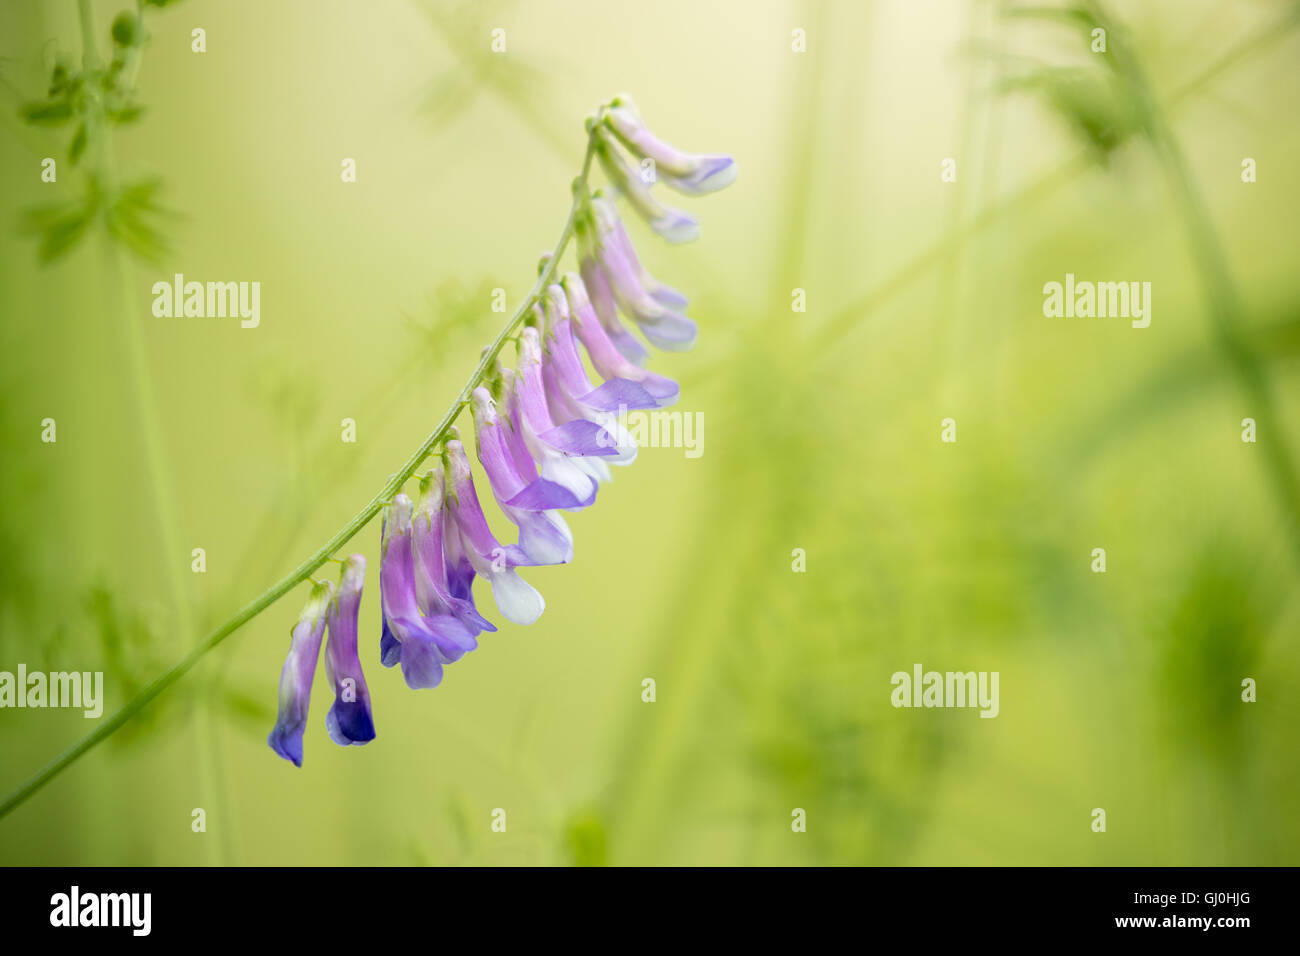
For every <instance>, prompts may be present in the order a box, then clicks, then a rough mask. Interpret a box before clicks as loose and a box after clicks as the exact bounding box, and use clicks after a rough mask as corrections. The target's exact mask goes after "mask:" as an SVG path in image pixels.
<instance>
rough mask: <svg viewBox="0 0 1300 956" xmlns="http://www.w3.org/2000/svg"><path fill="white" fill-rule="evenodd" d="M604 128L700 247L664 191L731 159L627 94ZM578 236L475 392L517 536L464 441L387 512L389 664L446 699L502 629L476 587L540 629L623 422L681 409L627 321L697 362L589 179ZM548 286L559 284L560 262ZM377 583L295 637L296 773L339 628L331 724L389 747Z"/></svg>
mask: <svg viewBox="0 0 1300 956" xmlns="http://www.w3.org/2000/svg"><path fill="white" fill-rule="evenodd" d="M587 133H588V136H589V142H590V149H591V151H592V154H593V155H594V157H595V159H596V160H597V161H598V162H599V164H600V166H601V168H602V169H603V170H604V171H605V174H606V176H607V177H608V178H609V180H610V184H611V186H612V187H613V189H614V192H615V193H616V194H617V195H621V196H622V197H624V198H625V199H626V201H627V202H628V204H629V205H630V206H631V207H632V208H633V209H634V210H635V211H636V213H637V214H638V215H639V216H640V217H641V218H643V219H644V220H645V221H646V223H647V224H648V225H649V226H650V228H651V229H653V230H654V231H655V232H656V233H658V234H659V235H661V236H663V237H664V238H665V239H667V240H668V241H670V242H684V241H688V240H690V239H694V238H695V237H696V236H698V235H699V223H698V222H697V221H696V220H695V219H694V218H692V217H691V216H688V215H687V214H685V213H683V212H681V211H679V210H676V209H672V208H670V207H668V206H665V205H664V204H663V203H661V202H660V201H659V199H658V198H657V196H655V195H654V193H653V190H652V186H653V185H654V184H655V183H656V182H662V183H664V184H666V185H667V186H669V187H670V188H672V189H674V190H677V191H678V192H681V193H685V194H687V195H700V194H703V193H708V192H712V191H715V190H717V189H721V188H722V187H723V186H726V185H727V184H728V183H730V182H732V181H733V180H734V179H735V177H736V166H735V163H734V162H733V160H732V159H731V158H730V157H727V156H701V155H694V154H690V153H683V152H681V151H679V150H677V149H674V148H673V147H672V146H670V145H668V144H667V143H665V142H663V141H662V140H660V139H658V138H657V137H655V136H654V134H653V133H651V132H650V130H649V129H647V128H646V126H645V125H644V123H642V121H641V119H640V116H639V115H638V113H637V111H636V108H635V107H634V106H633V105H632V103H631V101H630V100H628V99H626V98H622V97H621V98H617V99H615V100H613V101H612V102H611V103H610V104H609V105H607V106H605V107H602V108H601V110H600V111H599V112H598V113H597V114H596V115H595V116H593V117H592V118H591V119H590V120H589V121H588V124H587ZM573 237H574V239H575V240H576V243H577V251H578V271H577V272H569V273H566V274H565V275H564V276H563V277H562V278H561V279H560V280H559V281H558V282H554V283H552V284H549V285H547V286H546V288H544V289H541V290H540V291H539V292H538V293H537V294H535V295H534V296H533V297H532V299H533V301H532V302H531V306H530V308H529V311H528V313H527V314H526V316H525V317H524V320H523V325H522V328H521V329H520V331H519V334H518V337H517V339H516V342H517V348H518V359H517V362H516V364H515V367H514V368H513V369H509V368H504V367H503V366H502V365H501V363H500V361H499V359H497V358H495V357H494V359H493V363H492V364H490V366H489V367H488V369H487V371H486V372H485V373H484V375H483V376H482V377H481V380H479V381H477V382H476V383H475V384H476V387H474V388H473V390H472V392H471V393H470V397H469V406H470V408H471V410H472V413H473V418H474V430H475V438H476V446H477V455H478V460H479V463H480V465H481V466H482V468H483V472H484V474H485V475H486V477H487V482H488V486H489V488H490V489H491V492H492V497H493V498H494V499H495V500H496V503H497V506H498V507H499V508H500V510H501V511H502V513H504V514H505V516H506V518H508V519H509V521H510V522H511V523H512V524H513V525H514V526H515V528H516V529H517V530H518V536H517V540H516V541H515V542H514V543H510V544H503V543H502V542H501V541H500V540H498V538H497V537H496V535H495V534H494V533H493V532H492V529H491V527H490V526H489V525H488V521H487V517H486V515H485V514H484V512H483V508H482V505H481V504H480V502H479V497H478V492H477V490H476V489H475V485H474V476H473V473H472V470H471V466H470V462H469V457H468V455H467V454H466V452H465V447H464V445H463V444H462V442H461V441H460V438H459V435H458V433H457V432H456V430H455V429H454V428H452V429H449V431H448V437H447V438H446V439H445V440H444V441H443V442H442V445H441V448H440V450H439V452H438V454H437V456H436V459H435V466H434V467H433V468H432V469H430V470H429V471H428V472H427V473H426V474H424V475H423V476H422V477H421V478H420V482H419V494H418V497H417V499H416V500H415V501H412V500H411V498H410V497H408V496H407V495H405V494H402V493H398V494H396V495H394V496H393V498H392V500H391V501H390V502H389V503H388V505H387V506H386V507H385V508H384V514H383V531H382V535H381V540H380V566H379V593H380V605H381V611H382V618H383V627H382V632H381V634H380V640H379V645H380V662H381V663H382V664H383V665H384V666H385V667H394V666H399V665H400V667H401V671H402V676H403V678H404V679H405V680H406V683H407V684H408V685H409V686H410V687H413V688H425V687H436V686H437V685H438V684H439V683H441V681H442V678H443V670H444V668H445V667H446V666H447V665H449V664H452V663H454V662H456V661H458V660H460V659H461V658H462V657H464V656H465V654H467V653H469V652H470V651H472V650H474V648H475V647H477V646H478V635H479V634H481V633H483V632H484V631H495V630H496V628H495V627H494V626H493V624H492V623H491V622H490V621H488V620H487V618H485V617H484V616H483V615H482V614H480V613H479V610H478V607H477V606H476V605H475V602H474V592H473V583H474V579H475V577H482V578H484V579H485V580H486V581H487V583H488V585H489V587H490V588H491V591H492V597H493V600H494V601H495V603H496V606H497V609H498V610H499V611H500V612H501V616H502V617H504V618H505V619H506V620H508V621H511V622H513V623H515V624H525V625H526V624H531V623H533V622H534V621H536V620H537V618H538V617H539V616H541V614H542V611H543V610H544V609H545V607H546V602H545V600H544V599H543V597H542V595H541V594H540V593H539V592H538V591H537V589H536V588H534V587H533V586H532V585H530V584H529V583H528V582H526V581H525V580H524V579H523V578H522V577H521V576H520V574H519V570H520V569H521V568H528V567H536V566H539V565H551V564H565V563H567V562H569V561H571V560H572V559H573V534H572V532H570V530H569V526H568V524H566V522H565V520H564V517H563V512H566V511H568V512H575V511H581V510H582V509H584V508H588V507H590V506H591V505H592V504H593V503H594V502H595V500H596V492H597V489H598V488H599V486H600V485H601V484H602V483H604V482H608V481H609V480H610V478H611V472H610V466H611V465H628V464H631V462H632V461H633V460H634V459H635V458H636V453H637V447H636V442H635V441H634V440H633V439H632V436H631V435H630V434H629V433H628V431H627V429H626V428H624V427H623V425H622V424H621V423H620V420H619V418H620V415H621V414H622V413H624V412H626V411H629V410H635V409H654V408H661V407H664V406H667V405H671V404H673V403H674V402H675V401H676V400H677V395H678V386H677V383H676V382H675V381H673V380H672V379H670V378H666V377H664V376H662V375H659V374H656V373H655V372H651V371H649V370H648V369H647V368H646V367H645V366H646V362H647V359H648V358H649V352H648V351H647V349H646V347H645V346H644V345H643V344H642V343H641V340H640V339H639V338H637V336H636V335H634V334H633V332H632V331H631V329H629V328H628V326H627V325H626V324H625V323H624V321H623V319H624V318H626V319H628V320H630V321H631V323H632V324H633V325H634V326H635V327H636V329H637V331H639V332H640V334H641V336H642V337H643V338H644V339H645V341H646V342H649V343H650V344H651V345H653V346H655V347H657V348H659V349H663V350H667V351H683V350H686V349H689V348H690V347H691V346H692V345H694V343H695V336H696V325H695V323H694V322H693V321H691V320H690V319H689V318H687V317H686V315H685V314H684V311H683V310H684V309H685V307H686V304H687V300H686V298H685V296H683V295H682V294H681V293H680V292H678V291H677V290H675V289H673V288H671V287H669V286H667V285H664V284H663V283H661V282H659V281H658V280H656V279H655V278H654V277H653V276H651V275H650V273H649V272H648V271H646V269H645V267H644V266H643V265H642V264H641V261H640V260H639V259H638V258H637V254H636V250H635V249H634V248H633V246H632V241H631V239H630V238H629V236H628V234H627V231H626V230H625V229H624V227H623V223H622V221H621V220H620V219H619V215H618V210H617V208H616V206H615V204H614V201H613V200H612V199H611V198H609V197H607V196H604V195H602V194H601V193H600V191H595V192H589V191H588V187H587V183H586V178H585V176H584V177H580V178H579V179H578V180H577V181H576V182H575V184H574V210H573ZM562 251H563V249H562V248H561V249H560V250H558V251H557V254H559V253H562ZM544 261H545V260H544ZM544 274H551V275H553V271H552V270H550V269H549V266H545V265H544ZM584 352H585V354H586V361H585V362H584V359H583V353H584ZM588 367H590V369H592V370H593V371H594V374H595V375H596V376H597V377H599V379H600V384H599V385H597V384H595V383H593V381H592V375H591V373H589V371H588ZM364 574H365V559H364V558H363V557H362V556H361V555H353V556H352V557H351V558H349V559H348V560H347V561H346V562H344V564H343V577H342V580H341V582H340V584H339V586H338V588H337V590H335V589H334V588H333V587H332V586H331V585H330V584H328V583H322V584H317V585H316V586H315V588H314V590H313V591H312V594H311V597H310V599H309V600H308V602H307V606H306V607H305V608H304V609H303V612H302V615H301V617H300V618H299V621H298V624H297V625H296V626H295V627H294V629H293V632H292V638H291V641H290V647H289V656H288V658H287V660H286V661H285V664H284V670H283V673H282V674H281V678H280V713H279V719H278V720H277V722H276V725H275V729H274V730H273V731H272V732H271V735H270V738H269V741H268V742H269V743H270V745H271V747H272V748H273V749H274V750H275V751H276V752H277V753H279V754H280V755H281V756H282V757H284V758H286V759H288V760H292V761H293V762H294V763H295V764H298V765H301V763H302V733H303V727H304V725H305V723H306V718H307V707H308V702H309V698H310V695H311V685H312V679H313V675H314V673H315V669H316V660H317V657H318V656H319V650H320V645H321V638H322V634H323V633H324V631H325V630H326V626H327V625H328V632H329V638H328V641H327V643H326V654H325V657H326V671H327V674H328V676H329V680H330V682H331V684H332V685H333V686H334V690H335V695H336V701H335V704H334V706H333V708H331V710H330V713H329V716H328V718H327V721H326V723H327V725H328V729H329V733H330V737H331V739H333V740H334V741H335V742H336V743H339V744H360V743H365V742H366V741H368V740H371V739H373V738H374V725H373V723H372V721H371V717H370V696H369V692H368V691H367V689H366V683H365V678H364V677H363V676H362V674H361V665H360V661H359V659H358V656H357V609H358V606H359V604H360V599H361V586H362V579H363V577H364Z"/></svg>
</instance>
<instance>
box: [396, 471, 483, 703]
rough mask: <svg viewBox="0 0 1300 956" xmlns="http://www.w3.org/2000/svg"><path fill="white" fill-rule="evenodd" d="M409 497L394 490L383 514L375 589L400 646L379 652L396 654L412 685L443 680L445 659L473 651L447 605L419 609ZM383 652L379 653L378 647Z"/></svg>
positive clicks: (473, 644) (469, 633) (473, 642)
mask: <svg viewBox="0 0 1300 956" xmlns="http://www.w3.org/2000/svg"><path fill="white" fill-rule="evenodd" d="M412 515H413V508H412V505H411V499H410V498H408V497H407V496H406V495H403V494H398V495H396V496H395V497H394V498H393V502H392V504H390V505H389V506H388V509H387V511H386V513H385V515H384V538H383V543H382V545H381V558H380V562H381V563H380V566H379V594H380V601H381V604H382V608H383V616H384V625H385V628H386V632H387V633H388V634H389V635H390V636H391V637H392V638H394V639H396V641H397V643H398V645H399V648H398V649H399V651H400V653H398V654H393V653H392V651H391V647H390V649H389V651H388V652H387V653H383V656H384V658H385V659H386V661H388V662H389V666H391V664H392V663H395V662H396V661H395V660H393V658H397V659H399V660H400V661H401V664H402V676H403V677H404V678H405V679H406V683H407V686H409V687H411V688H413V689H420V688H427V687H437V686H438V685H439V684H440V683H442V669H443V665H444V664H452V663H455V662H456V661H458V660H460V659H461V658H462V657H464V656H465V654H467V653H469V652H470V651H472V650H474V648H476V647H477V646H478V642H477V641H476V640H475V639H474V633H473V632H472V631H471V630H470V629H469V628H468V627H466V625H465V624H464V623H462V622H461V621H460V620H459V619H458V618H457V617H456V616H455V615H454V614H452V613H450V610H446V611H444V612H443V613H441V614H434V615H428V616H426V615H424V614H421V613H420V608H419V603H418V600H417V598H416V573H415V548H414V545H413V543H412V540H411V539H412V534H413V529H412ZM381 653H382V652H381Z"/></svg>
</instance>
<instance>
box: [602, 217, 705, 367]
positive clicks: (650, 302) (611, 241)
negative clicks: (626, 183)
mask: <svg viewBox="0 0 1300 956" xmlns="http://www.w3.org/2000/svg"><path fill="white" fill-rule="evenodd" d="M591 210H592V215H593V217H594V219H595V223H596V235H595V254H596V261H597V262H598V263H600V267H601V269H602V270H603V271H604V273H605V276H606V278H607V279H608V280H609V287H610V291H611V292H612V293H613V296H614V301H615V302H617V303H618V307H619V309H620V310H622V312H623V314H624V315H627V316H630V317H631V318H632V319H633V320H635V322H636V324H637V327H638V328H640V330H641V334H642V335H644V336H645V337H646V338H647V339H648V340H649V341H650V344H652V345H654V346H656V347H657V348H661V349H663V350H664V351H666V352H685V351H686V350H688V349H690V348H691V347H692V346H693V345H695V336H696V332H697V331H698V330H697V327H696V325H695V323H694V322H692V321H691V320H690V319H688V318H687V317H686V316H684V315H682V314H680V313H678V312H675V311H673V310H672V309H670V308H669V307H667V306H665V305H664V304H663V303H661V302H659V301H658V300H656V299H655V298H654V297H653V296H652V295H650V293H649V292H647V291H646V289H645V286H643V285H642V284H641V279H640V277H639V276H638V274H637V269H636V268H635V267H634V266H633V265H632V263H631V262H630V261H629V260H628V257H627V255H626V253H625V251H624V249H623V245H624V244H625V243H624V242H621V241H620V240H619V238H618V232H619V229H620V227H621V223H620V222H619V219H618V212H617V211H616V210H615V209H614V205H613V203H611V202H610V201H609V200H608V199H605V198H603V197H601V196H599V195H597V196H593V197H592V200H591ZM626 245H627V246H628V247H629V248H630V243H626Z"/></svg>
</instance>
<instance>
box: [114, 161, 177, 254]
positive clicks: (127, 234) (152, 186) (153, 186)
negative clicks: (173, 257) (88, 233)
mask: <svg viewBox="0 0 1300 956" xmlns="http://www.w3.org/2000/svg"><path fill="white" fill-rule="evenodd" d="M161 187H162V183H161V182H160V181H159V180H157V179H146V180H141V181H139V182H136V183H133V184H131V185H129V186H127V187H126V188H124V189H123V190H122V191H121V192H119V193H118V195H117V198H116V200H114V202H113V204H112V205H111V206H110V207H109V209H108V211H107V213H106V221H107V224H108V230H109V232H110V233H111V234H112V235H114V236H115V237H116V238H118V239H120V240H121V241H122V242H123V243H125V244H126V246H127V247H128V248H130V249H131V250H132V251H133V252H135V253H136V254H137V255H139V256H140V257H141V258H142V259H145V260H147V261H149V262H157V261H158V260H160V259H161V258H162V257H163V256H164V255H165V254H166V253H167V252H168V249H169V243H168V241H167V238H166V236H164V235H163V233H162V231H161V230H160V229H159V228H158V227H157V226H156V225H154V223H152V222H151V221H150V219H151V218H153V217H156V216H158V215H160V214H162V213H165V212H166V211H167V210H165V209H164V207H163V206H161V205H160V204H159V203H158V202H157V201H156V199H155V197H156V196H157V194H158V191H159V190H160V189H161Z"/></svg>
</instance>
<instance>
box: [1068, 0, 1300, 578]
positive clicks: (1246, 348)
mask: <svg viewBox="0 0 1300 956" xmlns="http://www.w3.org/2000/svg"><path fill="white" fill-rule="evenodd" d="M1092 8H1093V11H1094V14H1095V16H1096V18H1097V20H1098V21H1099V22H1103V23H1109V22H1110V18H1109V16H1108V15H1107V14H1106V13H1105V11H1104V10H1103V8H1102V5H1101V4H1100V3H1099V2H1094V3H1093V4H1092ZM1296 9H1297V8H1294V7H1293V8H1292V9H1291V11H1290V12H1289V19H1290V22H1292V23H1294V22H1295V19H1296V15H1297V13H1296ZM1112 33H1113V31H1112ZM1113 48H1114V54H1115V63H1116V66H1117V68H1118V70H1119V71H1120V73H1121V74H1122V75H1123V77H1124V79H1125V80H1126V81H1127V82H1128V84H1129V86H1130V88H1131V89H1132V90H1133V91H1134V93H1135V98H1136V100H1137V105H1138V108H1139V110H1141V113H1142V116H1143V118H1144V119H1145V121H1146V124H1145V125H1146V129H1147V132H1148V134H1149V135H1150V137H1151V142H1152V145H1153V146H1154V148H1155V151H1156V155H1157V157H1158V158H1159V160H1160V163H1161V166H1162V167H1163V168H1164V173H1165V178H1166V179H1167V180H1168V183H1169V186H1170V188H1171V189H1172V191H1173V194H1174V200H1175V202H1174V205H1175V206H1177V208H1178V213H1179V215H1180V216H1181V217H1182V219H1183V222H1184V224H1185V228H1186V233H1187V237H1188V239H1189V240H1190V243H1191V247H1192V255H1193V257H1194V258H1195V260H1196V264H1197V266H1198V268H1197V272H1198V273H1199V275H1200V277H1201V282H1202V285H1203V286H1204V289H1205V297H1206V299H1207V300H1208V306H1209V313H1210V324H1211V326H1212V329H1213V333H1214V337H1215V339H1216V341H1217V342H1218V345H1219V348H1220V349H1221V350H1222V352H1223V353H1224V354H1225V355H1226V357H1227V360H1228V364H1229V366H1230V367H1231V368H1232V370H1233V372H1234V373H1235V374H1236V376H1237V378H1238V381H1239V384H1240V385H1241V387H1242V390H1243V391H1244V392H1245V394H1246V397H1247V399H1248V401H1249V402H1250V403H1251V407H1250V412H1251V413H1252V415H1253V416H1254V417H1257V418H1260V419H1262V420H1263V421H1265V422H1271V423H1272V424H1273V425H1274V432H1273V435H1272V436H1271V437H1270V438H1269V439H1266V440H1265V441H1262V442H1260V447H1261V449H1262V451H1263V453H1264V462H1265V467H1266V471H1267V473H1268V476H1269V479H1270V482H1271V484H1272V486H1273V491H1274V493H1275V494H1276V495H1277V498H1278V502H1279V504H1280V505H1281V508H1282V521H1283V524H1284V525H1285V533H1286V535H1287V537H1288V538H1289V539H1290V541H1291V544H1292V547H1293V548H1294V549H1295V552H1296V557H1297V559H1300V482H1298V481H1297V471H1296V466H1295V462H1294V461H1293V460H1292V458H1291V451H1290V448H1289V447H1288V446H1287V442H1286V438H1285V435H1286V431H1285V429H1283V428H1282V427H1281V423H1280V420H1279V418H1278V409H1277V402H1276V401H1275V400H1274V397H1273V389H1272V387H1271V386H1270V384H1269V380H1268V373H1267V372H1266V371H1265V369H1264V366H1263V363H1262V362H1260V360H1259V356H1258V355H1256V353H1255V350H1254V348H1252V347H1251V345H1250V344H1249V343H1248V342H1247V341H1246V339H1245V338H1244V337H1243V336H1242V335H1241V333H1240V331H1239V330H1238V328H1237V319H1238V317H1239V316H1240V315H1241V314H1242V312H1243V311H1244V309H1243V307H1242V302H1241V296H1240V294H1239V293H1238V291H1237V286H1236V283H1235V282H1234V281H1233V278H1232V270H1231V267H1230V266H1229V264H1228V257H1227V254H1226V253H1225V252H1224V249H1223V244H1222V242H1221V241H1220V239H1219V234H1218V231H1217V230H1216V229H1215V227H1214V221H1213V220H1212V219H1211V217H1210V211H1209V209H1208V208H1207V207H1206V204H1205V198H1204V197H1203V196H1202V195H1201V192H1200V190H1199V189H1198V188H1197V186H1196V181H1195V179H1194V177H1193V175H1192V170H1191V167H1190V166H1189V165H1188V162H1187V157H1186V155H1185V154H1184V153H1183V150H1182V147H1181V146H1180V145H1179V143H1178V137H1177V136H1176V135H1175V133H1174V131H1173V129H1172V128H1171V127H1170V125H1169V123H1168V121H1167V120H1166V119H1165V116H1164V113H1163V112H1162V111H1161V109H1160V106H1159V104H1158V103H1157V102H1156V99H1155V96H1154V94H1153V93H1152V88H1151V84H1150V83H1149V82H1148V81H1147V78H1146V74H1145V72H1144V71H1143V69H1142V65H1141V63H1140V62H1139V60H1138V58H1137V55H1136V53H1134V52H1132V51H1131V50H1130V48H1129V46H1128V44H1127V43H1118V44H1114V45H1113Z"/></svg>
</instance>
